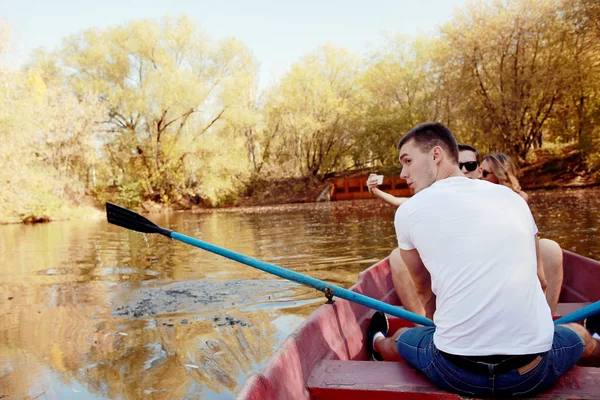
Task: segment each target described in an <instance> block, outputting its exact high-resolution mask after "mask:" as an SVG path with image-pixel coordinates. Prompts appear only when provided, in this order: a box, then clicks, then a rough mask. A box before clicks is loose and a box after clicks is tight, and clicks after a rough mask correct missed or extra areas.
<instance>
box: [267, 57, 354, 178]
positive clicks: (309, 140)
mask: <svg viewBox="0 0 600 400" xmlns="http://www.w3.org/2000/svg"><path fill="white" fill-rule="evenodd" d="M359 62H360V59H359V58H358V57H356V56H354V55H352V54H350V53H349V52H347V51H346V50H344V49H341V48H337V47H334V46H331V45H328V46H323V47H320V48H319V49H317V50H316V51H315V52H313V53H311V54H309V55H307V56H305V57H304V58H303V59H302V61H300V62H298V63H296V64H294V65H293V66H292V70H291V71H290V72H289V73H288V74H287V75H286V76H284V77H283V79H282V81H281V83H280V84H279V86H278V87H277V88H276V89H275V90H274V92H273V93H272V94H271V96H270V98H269V99H268V102H267V104H266V105H265V107H266V109H267V110H269V112H270V118H276V120H277V122H275V123H272V125H271V127H270V128H269V132H271V133H273V132H279V133H278V135H280V136H281V140H280V141H279V146H283V153H284V155H283V156H282V157H281V158H280V160H281V162H282V163H284V168H285V169H287V170H288V171H289V174H290V175H293V174H299V175H302V176H306V177H313V178H317V179H321V178H323V177H325V176H327V175H328V174H329V173H331V172H333V171H335V170H337V169H340V168H345V167H347V163H348V162H349V161H348V157H347V155H348V153H349V150H350V149H351V147H352V146H353V145H354V141H353V135H354V133H355V132H356V126H355V125H354V122H355V120H356V118H355V116H356V111H357V110H356V108H355V106H356V104H357V99H358V92H359V88H358V79H357V78H358V77H359V66H360V64H359ZM275 151H276V150H275Z"/></svg>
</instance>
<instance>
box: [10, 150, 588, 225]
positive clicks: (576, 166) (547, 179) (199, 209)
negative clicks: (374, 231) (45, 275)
mask: <svg viewBox="0 0 600 400" xmlns="http://www.w3.org/2000/svg"><path fill="white" fill-rule="evenodd" d="M528 161H529V162H528V163H527V164H525V165H523V166H522V167H521V169H520V177H519V179H520V183H521V186H522V187H523V189H524V190H526V191H533V190H552V189H560V188H585V187H593V186H600V171H593V170H591V169H590V168H589V167H588V166H587V164H586V162H585V159H584V158H583V156H582V154H581V152H580V151H579V150H578V149H576V148H574V147H573V146H565V147H563V148H561V149H559V150H556V149H555V150H553V151H549V150H543V151H542V150H538V151H536V152H534V153H532V157H530V158H529V160H528ZM370 172H378V173H380V172H381V171H370V170H368V169H365V170H361V171H352V172H348V173H345V174H344V175H339V176H336V177H348V176H367V175H368V174H369V173H370ZM393 174H399V171H392V172H389V173H388V174H387V175H393ZM333 179H334V178H329V179H326V180H325V181H323V182H320V181H317V180H315V179H310V178H288V179H281V180H270V181H269V180H262V181H258V182H256V183H255V185H254V187H253V188H252V190H249V191H248V192H247V193H246V195H245V196H241V197H238V198H237V199H235V200H232V201H230V202H228V203H226V204H223V205H222V206H220V207H211V206H208V205H204V204H195V203H193V202H191V201H189V200H185V199H184V200H182V201H181V202H179V203H178V204H171V205H168V206H165V205H164V204H159V203H154V202H144V203H142V204H141V205H140V207H138V208H137V209H136V210H137V211H141V212H143V213H160V212H167V211H185V210H191V211H192V212H196V213H206V212H213V211H217V210H218V211H231V212H242V213H244V212H256V211H257V210H253V209H255V208H259V207H260V208H261V211H262V212H268V210H269V209H270V208H269V207H270V206H278V205H289V206H290V207H291V208H293V205H295V204H302V203H313V202H316V201H326V200H327V199H328V196H327V194H328V192H329V189H330V188H331V185H332V184H333ZM109 201H110V200H109ZM94 202H96V204H93V203H94ZM103 206H104V204H103V202H102V203H100V202H97V201H95V200H94V199H92V198H88V199H87V201H86V204H80V205H78V206H71V207H68V206H63V207H60V208H59V209H58V210H57V211H56V212H55V213H54V214H52V215H36V214H35V213H31V215H28V216H27V217H26V218H24V217H17V216H13V215H9V214H8V213H6V212H4V213H2V212H1V211H0V224H12V223H41V222H50V221H60V220H68V219H100V218H104V217H105V214H104V209H103V208H104V207H103Z"/></svg>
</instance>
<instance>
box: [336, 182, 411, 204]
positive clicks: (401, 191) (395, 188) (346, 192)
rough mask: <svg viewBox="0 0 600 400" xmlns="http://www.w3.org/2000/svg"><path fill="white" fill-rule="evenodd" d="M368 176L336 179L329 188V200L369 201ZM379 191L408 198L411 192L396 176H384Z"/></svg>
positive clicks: (371, 196)
mask: <svg viewBox="0 0 600 400" xmlns="http://www.w3.org/2000/svg"><path fill="white" fill-rule="evenodd" d="M367 178H368V176H361V177H357V178H337V179H335V181H334V184H333V186H332V187H331V200H332V201H335V200H355V199H371V198H374V196H373V195H372V194H371V193H369V188H367ZM379 189H381V190H383V191H384V192H387V193H389V194H391V195H394V196H397V197H410V196H412V190H410V189H409V188H408V186H407V185H406V181H405V180H404V179H402V178H400V177H398V176H385V177H384V178H383V184H381V185H379Z"/></svg>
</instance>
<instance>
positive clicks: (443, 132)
mask: <svg viewBox="0 0 600 400" xmlns="http://www.w3.org/2000/svg"><path fill="white" fill-rule="evenodd" d="M411 140H414V141H415V145H416V146H417V147H418V148H419V150H421V151H422V152H423V153H426V152H428V151H429V150H431V149H433V148H434V147H435V146H440V147H441V148H442V150H444V151H445V152H446V153H447V154H448V158H449V159H450V161H453V162H454V164H458V145H457V144H456V139H454V135H453V134H452V132H450V129H448V128H446V127H445V126H444V125H442V124H440V123H439V122H424V123H422V124H419V125H417V126H415V127H414V128H412V129H411V130H410V132H408V133H407V134H406V135H404V137H403V138H402V139H400V142H398V146H396V148H397V149H398V150H400V149H401V148H402V146H404V145H405V144H406V143H408V142H410V141H411Z"/></svg>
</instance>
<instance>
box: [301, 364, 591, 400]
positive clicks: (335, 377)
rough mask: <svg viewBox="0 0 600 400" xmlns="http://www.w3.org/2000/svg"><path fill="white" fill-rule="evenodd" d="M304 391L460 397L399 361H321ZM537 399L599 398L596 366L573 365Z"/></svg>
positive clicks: (335, 395) (381, 397) (327, 395)
mask: <svg viewBox="0 0 600 400" xmlns="http://www.w3.org/2000/svg"><path fill="white" fill-rule="evenodd" d="M307 386H308V390H309V391H310V392H311V394H312V395H313V398H314V399H317V400H318V399H328V400H331V399H345V400H354V399H377V400H391V399H399V398H407V399H437V400H446V399H448V400H449V399H456V400H458V399H462V397H461V396H459V395H456V394H453V393H448V392H445V391H443V390H441V389H439V388H438V387H437V386H435V385H434V384H433V383H431V382H430V381H429V380H428V379H427V378H426V377H425V376H424V375H422V374H420V373H419V372H417V370H415V369H414V368H412V367H411V366H410V365H408V364H405V363H402V362H377V361H340V360H324V361H321V363H319V364H318V365H317V366H316V367H315V369H314V370H313V371H312V373H311V375H310V377H309V379H308V383H307ZM532 398H537V399H554V400H559V399H565V400H566V399H599V398H600V368H589V367H587V368H584V367H575V368H573V369H572V370H571V371H569V372H567V373H566V374H565V375H563V376H562V377H561V378H560V380H559V381H558V382H557V383H556V384H555V385H554V386H553V388H552V389H551V390H548V391H546V392H544V393H540V394H538V395H536V396H533V397H532Z"/></svg>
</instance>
